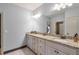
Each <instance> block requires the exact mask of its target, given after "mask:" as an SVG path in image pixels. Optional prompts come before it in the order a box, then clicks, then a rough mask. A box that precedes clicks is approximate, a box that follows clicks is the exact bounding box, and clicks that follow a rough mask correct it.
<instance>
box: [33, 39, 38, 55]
mask: <svg viewBox="0 0 79 59" xmlns="http://www.w3.org/2000/svg"><path fill="white" fill-rule="evenodd" d="M34 51H35V52H36V53H38V38H35V50H34Z"/></svg>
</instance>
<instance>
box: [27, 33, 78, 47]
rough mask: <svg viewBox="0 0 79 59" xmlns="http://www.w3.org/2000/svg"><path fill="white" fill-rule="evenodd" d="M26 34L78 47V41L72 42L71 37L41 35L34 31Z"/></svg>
mask: <svg viewBox="0 0 79 59" xmlns="http://www.w3.org/2000/svg"><path fill="white" fill-rule="evenodd" d="M27 34H28V35H32V36H35V37H38V38H42V39H46V40H50V41H54V42H58V43H61V44H65V45H68V46H71V47H74V48H79V41H78V42H74V40H73V39H61V38H60V37H55V36H49V35H42V34H34V33H27Z"/></svg>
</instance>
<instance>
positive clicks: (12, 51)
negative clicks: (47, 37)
mask: <svg viewBox="0 0 79 59" xmlns="http://www.w3.org/2000/svg"><path fill="white" fill-rule="evenodd" d="M25 47H27V45H24V46H21V47H18V48H14V49H11V50H8V51H5V52H4V54H7V53H9V52H13V51H16V50H18V49H22V48H25Z"/></svg>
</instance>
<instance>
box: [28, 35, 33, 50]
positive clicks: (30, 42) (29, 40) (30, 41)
mask: <svg viewBox="0 0 79 59" xmlns="http://www.w3.org/2000/svg"><path fill="white" fill-rule="evenodd" d="M27 43H28V44H27V46H28V47H29V48H31V49H32V38H31V36H29V39H28V42H27Z"/></svg>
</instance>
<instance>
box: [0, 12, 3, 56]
mask: <svg viewBox="0 0 79 59" xmlns="http://www.w3.org/2000/svg"><path fill="white" fill-rule="evenodd" d="M0 14H1V55H3V54H4V51H3V32H4V27H3V20H4V19H3V17H4V14H3V12H0Z"/></svg>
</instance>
